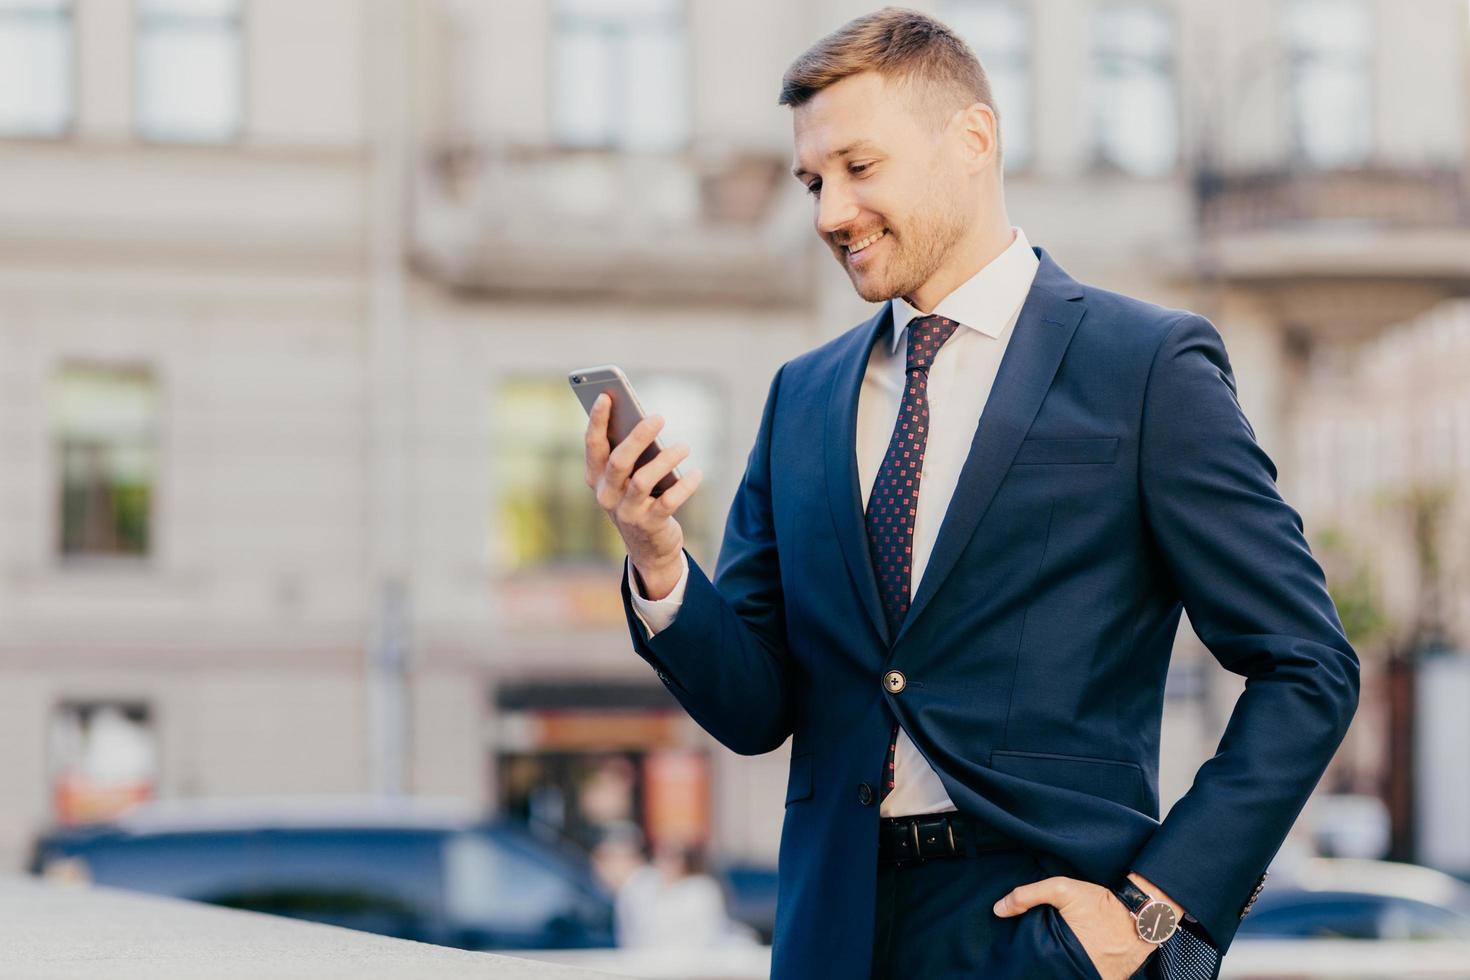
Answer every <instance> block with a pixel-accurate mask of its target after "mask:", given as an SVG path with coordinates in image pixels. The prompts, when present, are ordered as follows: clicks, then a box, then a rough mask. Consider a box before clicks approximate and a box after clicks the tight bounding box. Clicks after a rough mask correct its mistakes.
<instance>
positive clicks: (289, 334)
mask: <svg viewBox="0 0 1470 980" xmlns="http://www.w3.org/2000/svg"><path fill="white" fill-rule="evenodd" d="M915 6H918V7H920V8H921V9H926V10H929V11H930V12H932V13H934V14H936V15H937V16H939V17H940V18H941V19H944V20H946V21H947V22H949V23H951V24H952V25H953V26H955V27H956V28H957V29H959V30H960V31H961V32H962V33H963V34H965V36H966V37H967V38H968V39H970V40H971V43H972V44H974V46H975V47H976V49H977V51H978V52H979V53H980V55H981V57H982V60H984V61H985V63H986V65H987V68H988V69H989V71H990V72H991V76H992V80H993V82H994V85H995V89H996V94H997V99H998V101H999V104H1000V117H1001V124H1002V133H1003V141H1004V144H1005V147H1006V165H1007V177H1006V185H1007V198H1008V201H1009V206H1010V214H1011V217H1012V219H1013V221H1014V222H1015V223H1017V224H1019V225H1021V226H1022V227H1024V228H1025V229H1026V231H1027V234H1028V236H1029V237H1030V239H1031V240H1032V242H1033V243H1034V244H1038V245H1042V246H1044V247H1046V248H1047V249H1048V250H1049V251H1050V252H1051V253H1052V254H1053V255H1054V256H1055V257H1056V258H1057V259H1058V261H1059V262H1061V263H1062V264H1063V265H1064V266H1065V267H1066V268H1067V269H1068V270H1069V271H1071V272H1072V273H1073V274H1074V275H1076V276H1077V277H1078V278H1080V279H1082V280H1084V281H1089V282H1093V283H1096V284H1098V285H1102V286H1106V287H1108V288H1113V289H1118V290H1121V291H1124V292H1128V293H1132V294H1134V295H1138V296H1142V297H1145V298H1148V299H1151V300H1154V301H1157V302H1161V303H1166V304H1170V305H1177V306H1188V307H1191V308H1194V309H1198V310H1199V311H1200V312H1203V313H1205V314H1206V315H1208V316H1210V317H1211V318H1212V319H1213V320H1214V321H1215V322H1216V324H1217V325H1218V326H1219V327H1220V329H1221V331H1222V333H1223V334H1224V335H1225V338H1226V342H1227V345H1228V346H1229V349H1230V353H1231V358H1232V363H1233V365H1234V367H1235V372H1236V376H1237V379H1238V381H1239V387H1240V398H1241V402H1242V404H1243V406H1244V408H1245V410H1246V412H1247V414H1248V415H1249V416H1250V417H1251V419H1252V422H1253V423H1254V425H1255V428H1256V432H1257V435H1258V436H1259V438H1260V440H1261V442H1262V443H1263V445H1264V446H1265V447H1266V449H1267V451H1268V452H1269V453H1270V454H1271V455H1272V457H1273V458H1274V459H1276V460H1277V462H1278V463H1279V464H1282V479H1281V484H1282V488H1283V491H1284V492H1285V493H1286V495H1287V498H1288V500H1291V501H1293V502H1296V500H1295V497H1296V495H1297V493H1298V492H1300V494H1301V495H1302V496H1303V498H1304V499H1312V500H1315V499H1316V498H1315V497H1312V496H1311V494H1313V493H1315V490H1313V486H1314V484H1313V483H1312V481H1313V480H1317V479H1319V474H1318V473H1317V472H1316V471H1314V470H1312V469H1311V467H1310V465H1309V463H1308V462H1307V460H1306V457H1303V456H1301V455H1299V454H1298V453H1297V450H1296V448H1295V444H1294V442H1293V440H1294V439H1295V438H1296V434H1297V433H1298V430H1297V429H1295V428H1293V423H1292V421H1291V420H1293V419H1296V418H1298V417H1304V416H1302V415H1301V413H1302V412H1303V411H1305V409H1304V408H1303V406H1302V404H1301V401H1302V400H1303V399H1304V398H1306V397H1307V396H1306V395H1305V394H1304V393H1305V392H1306V391H1307V390H1308V387H1307V386H1305V385H1304V384H1303V378H1305V377H1306V376H1307V375H1308V374H1309V373H1310V372H1311V371H1312V370H1313V367H1312V366H1313V365H1314V364H1316V363H1318V362H1319V361H1320V359H1321V358H1322V357H1323V356H1330V355H1324V351H1328V350H1331V349H1332V348H1334V346H1335V345H1337V344H1339V343H1340V342H1345V341H1348V340H1352V341H1353V342H1359V341H1362V340H1363V339H1365V338H1371V337H1373V336H1375V335H1377V333H1378V332H1379V331H1381V330H1383V329H1384V328H1385V327H1386V326H1388V325H1391V324H1396V323H1402V322H1405V321H1408V320H1411V319H1413V318H1414V317H1416V316H1419V315H1421V314H1423V313H1424V312H1425V311H1426V310H1431V309H1435V308H1436V307H1438V306H1439V305H1440V304H1442V303H1444V302H1445V301H1446V300H1448V299H1450V298H1452V297H1455V296H1458V295H1463V294H1465V293H1466V292H1467V291H1470V207H1467V196H1470V195H1467V186H1466V183H1465V167H1464V163H1465V158H1466V138H1467V128H1470V127H1467V120H1470V108H1467V89H1470V86H1467V64H1470V61H1467V53H1466V49H1467V25H1466V11H1465V8H1464V4H1463V3H1462V2H1460V0H1424V2H1423V3H1420V4H1417V5H1416V7H1415V15H1414V16H1413V17H1407V16H1402V15H1401V14H1400V13H1399V12H1398V11H1399V8H1398V7H1397V6H1395V5H1393V4H1389V3H1387V2H1386V0H1238V2H1235V3H1231V4H1228V5H1227V4H1225V3H1223V2H1220V3H1192V2H1183V0H1179V2H1143V0H1140V2H1126V3H1125V2H1102V0H1047V2H1045V3H1040V2H1035V3H1026V2H1021V0H963V2H962V0H943V2H937V3H928V4H915ZM869 9H872V8H871V7H870V6H868V5H865V4H858V3H853V2H848V0H843V2H836V0H811V2H805V3H799V4H797V3H777V2H773V0H760V2H757V3H753V4H740V5H731V4H722V3H716V2H712V0H711V2H705V0H601V2H596V0H507V2H497V3H494V4H483V3H475V2H472V0H440V2H437V3H425V4H412V3H407V2H401V0H362V2H359V0H318V2H313V3H311V4H295V3H289V2H286V0H193V2H184V0H139V2H138V3H136V4H132V5H124V4H113V3H107V2H104V0H75V2H66V0H0V93H6V92H10V93H14V92H21V93H22V95H21V96H13V95H0V133H3V135H0V172H3V173H4V174H5V177H6V179H5V180H3V181H0V256H3V261H0V379H3V383H0V513H3V515H4V517H3V518H0V732H3V733H4V735H5V737H4V738H3V739H0V760H3V765H0V771H4V772H6V773H9V774H10V777H11V778H9V779H7V780H5V781H4V782H3V784H0V861H7V862H8V863H11V864H15V863H18V862H19V860H20V859H21V857H22V855H23V852H24V849H25V846H26V844H27V842H28V840H29V838H30V836H31V834H32V833H33V832H34V831H35V829H36V828H37V827H39V826H41V825H43V824H44V823H46V822H49V821H52V820H55V819H86V818H88V817H89V816H91V815H95V814H97V813H101V812H106V811H107V810H108V809H110V808H112V807H115V806H116V805H118V804H119V803H120V802H122V801H126V800H128V799H133V798H137V797H140V796H145V797H146V796H148V795H161V796H170V797H173V796H233V795H243V794H263V793H264V794H281V793H293V794H294V793H352V792H372V791H379V792H399V791H405V792H414V793H425V794H433V795H449V796H458V797H462V798H466V799H469V800H471V801H473V802H476V803H480V804H483V805H484V806H485V807H487V808H488V809H492V810H497V811H504V812H509V813H512V814H515V815H518V816H521V817H524V818H526V819H529V820H533V821H536V822H538V823H541V824H546V825H549V826H553V827H557V828H560V829H561V830H562V831H563V832H564V833H566V834H568V835H570V836H573V837H578V836H583V835H588V834H590V833H591V832H592V829H593V827H594V825H595V824H597V823H599V822H612V821H617V820H620V819H625V818H633V819H636V820H639V821H640V822H641V823H643V825H644V827H645V830H647V831H648V832H650V834H651V835H653V836H654V837H656V838H662V839H680V840H688V841H693V842H699V843H707V844H709V845H711V846H712V847H714V848H715V849H717V850H718V851H720V852H721V853H724V854H728V855H733V856H744V857H751V858H757V859H774V855H775V852H776V843H777V834H778V832H779V828H780V817H781V809H780V800H781V799H782V793H783V789H784V780H785V759H784V758H783V755H784V752H777V753H774V754H772V755H771V756H767V757H762V758H758V759H741V758H737V757H735V756H734V755H732V754H731V753H729V752H727V751H726V750H724V749H723V748H721V747H720V746H718V745H717V744H715V743H713V742H712V740H710V739H709V738H708V737H707V736H705V735H704V734H703V733H702V732H701V731H700V730H699V729H698V728H697V726H695V725H694V723H693V722H692V721H690V720H689V719H688V718H687V717H685V716H684V715H683V713H682V711H681V710H679V709H678V707H677V705H676V704H675V703H674V702H673V701H672V699H671V698H670V697H669V696H668V694H667V692H666V691H665V690H664V689H663V688H662V686H661V685H660V684H659V683H658V682H657V681H656V680H655V679H654V678H653V676H652V672H651V670H650V669H649V668H648V667H647V665H645V664H644V663H643V662H642V661H640V660H639V659H638V658H637V657H636V656H635V655H633V654H632V652H631V650H630V649H629V647H628V643H627V638H626V635H625V632H624V626H623V622H622V617H621V612H620V606H619V603H618V598H617V592H616V587H617V576H618V572H619V561H618V559H619V555H620V552H619V550H618V547H617V540H616V537H615V535H614V534H613V533H612V531H611V528H610V527H609V526H608V525H607V522H606V521H605V519H603V518H602V516H601V514H600V513H599V512H598V511H597V510H596V508H595V506H594V505H593V504H592V502H591V499H590V494H589V493H588V491H587V490H586V487H585V486H584V485H583V483H582V479H583V474H582V463H581V458H582V456H581V454H582V448H581V441H580V439H581V432H582V428H583V417H582V414H581V410H580V408H579V407H578V406H577V405H576V403H575V401H574V400H573V399H572V396H571V395H570V394H569V393H568V391H567V389H566V381H565V376H566V373H567V372H568V371H569V370H571V369H573V368H577V367H586V366H590V365H594V364H601V363H617V364H620V365H621V366H622V367H623V368H624V369H625V370H627V371H628V373H629V374H630V376H631V377H632V379H633V381H634V383H635V385H636V386H637V387H638V389H639V392H640V394H641V395H642V397H643V399H644V401H645V403H646V404H648V405H650V406H651V407H652V408H653V410H657V411H660V412H662V413H664V414H665V415H667V416H668V418H669V419H670V433H669V434H670V436H671V437H673V438H684V439H686V440H688V441H689V442H690V443H691V444H692V445H693V447H694V458H693V459H692V460H691V464H692V465H698V466H700V467H702V468H703V469H704V470H705V471H706V482H705V487H704V489H703V490H702V491H701V494H700V495H699V497H697V498H696V500H695V502H694V503H692V504H691V506H690V508H689V513H688V520H687V521H686V522H685V523H686V525H687V530H688V535H689V540H690V548H691V551H693V552H694V554H695V555H696V556H697V557H698V558H700V560H701V561H703V562H706V563H711V562H712V561H713V559H714V557H715V554H716V550H717V546H718V539H719V532H720V526H721V524H722V522H723V516H724V511H725V507H726V505H727V504H728V502H729V499H730V496H731V494H732V493H733V491H734V488H735V485H736V482H737V481H738V479H739V476H740V473H741V470H742V468H743V465H744V460H745V455H746V453H747V451H748V449H749V445H750V441H751V439H752V437H753V434H754V431H755V426H756V422H757V419H758V415H759V410H760V406H761V404H762V401H763V399H764V396H765V392H766V388H767V385H768V382H769V380H770V378H771V376H772V374H773V373H774V371H775V370H776V368H777V367H778V366H779V364H780V363H782V362H783V361H784V360H786V359H788V358H790V357H792V356H794V355H795V354H797V353H799V352H801V351H803V350H806V349H808V348H809V347H811V346H813V345H815V344H816V343H819V342H821V341H823V340H825V339H827V338H828V337H831V336H834V335H835V334H837V333H839V332H841V331H843V330H845V329H846V328H847V327H849V326H850V325H852V324H853V323H855V322H857V321H858V320H859V319H861V318H862V317H864V316H865V315H866V312H867V306H866V304H864V303H862V302H861V300H859V299H858V298H857V297H856V296H855V295H854V294H853V293H852V290H851V287H850V285H849V283H848V281H847V279H846V277H845V276H844V275H843V273H842V272H841V270H840V269H839V268H836V267H834V264H833V263H831V262H830V260H829V259H828V257H827V255H828V253H827V251H826V249H825V248H824V247H823V246H822V245H821V244H820V243H818V242H817V240H816V238H815V235H814V234H813V232H812V228H811V224H810V219H811V214H810V211H809V208H810V205H809V204H808V203H807V202H806V200H805V198H804V197H803V196H802V194H801V188H800V186H799V185H798V184H797V183H796V182H795V181H793V180H792V179H791V178H790V176H789V174H788V173H787V171H788V168H789V166H790V162H791V150H790V128H789V126H790V124H789V113H788V110H785V109H783V108H780V107H778V106H776V105H775V97H776V92H777V90H778V87H779V81H780V76H781V73H782V71H783V70H784V69H785V67H786V65H787V64H788V63H789V62H790V60H791V59H792V58H793V57H795V56H796V55H797V54H799V53H800V52H801V51H802V50H803V49H804V48H805V47H806V46H807V45H808V44H810V43H811V42H812V41H813V40H814V39H816V38H817V37H818V36H820V35H821V34H823V33H826V32H827V31H829V30H831V29H833V28H835V27H836V26H838V25H839V24H841V23H842V22H844V21H846V20H847V19H849V18H851V17H853V16H857V15H860V14H862V13H864V12H866V11H867V10H869ZM4 52H12V53H13V52H23V53H24V55H25V57H24V58H17V57H10V58H6V57H4V56H3V53H4ZM7 72H8V73H10V74H9V75H7V74H6V73H7ZM22 82H23V84H22ZM7 83H11V84H7ZM1307 529H1308V533H1309V535H1310V534H1311V533H1312V532H1313V531H1314V527H1313V526H1312V523H1311V522H1310V521H1309V523H1308V528H1307ZM1232 682H1236V683H1232ZM1238 690H1239V683H1238V679H1236V678H1233V677H1231V676H1230V675H1227V674H1225V673H1224V672H1223V671H1221V670H1220V669H1219V668H1218V667H1217V666H1216V665H1215V664H1214V663H1213V662H1212V661H1210V659H1209V657H1208V654H1207V653H1206V652H1204V651H1203V650H1202V649H1201V648H1200V646H1199V644H1198V642H1197V641H1196V640H1195V638H1194V637H1193V634H1192V632H1191V631H1189V629H1188V628H1187V627H1186V628H1182V629H1181V637H1180V643H1179V654H1178V656H1177V657H1176V666H1175V670H1174V671H1173V673H1172V675H1171V694H1172V695H1173V696H1172V697H1171V699H1170V701H1169V709H1168V712H1167V713H1166V718H1165V724H1166V735H1165V744H1166V745H1169V746H1170V750H1169V753H1168V756H1167V757H1166V758H1165V759H1164V760H1163V764H1164V769H1163V780H1164V786H1163V787H1162V790H1163V796H1164V799H1165V802H1166V805H1167V803H1168V802H1169V801H1171V800H1173V799H1175V798H1177V796H1178V795H1179V794H1181V793H1182V792H1183V791H1184V790H1185V789H1186V788H1187V787H1188V785H1189V780H1190V779H1191V778H1192V776H1193V773H1194V770H1195V769H1196V768H1197V766H1198V765H1199V764H1200V763H1201V762H1202V761H1203V760H1204V759H1206V758H1208V756H1209V755H1210V754H1211V753H1212V752H1213V749H1214V745H1215V742H1216V741H1217V740H1218V737H1219V734H1220V731H1221V729H1222V728H1223V725H1224V722H1225V713H1226V712H1227V711H1228V709H1229V705H1230V704H1231V703H1232V701H1233V698H1234V696H1235V694H1236V693H1237V692H1238Z"/></svg>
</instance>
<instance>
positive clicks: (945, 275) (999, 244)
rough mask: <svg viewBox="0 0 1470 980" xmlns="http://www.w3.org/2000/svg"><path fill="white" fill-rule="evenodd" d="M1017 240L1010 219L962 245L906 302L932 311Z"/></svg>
mask: <svg viewBox="0 0 1470 980" xmlns="http://www.w3.org/2000/svg"><path fill="white" fill-rule="evenodd" d="M1015 240H1016V232H1015V230H1014V229H1013V228H1012V227H1011V224H1010V222H1009V220H1007V221H1005V222H1004V225H1003V226H1002V227H1001V228H1000V229H999V230H996V231H994V232H991V233H990V234H988V235H985V236H984V237H983V238H979V239H977V240H975V241H974V242H972V243H970V244H968V245H966V246H962V251H961V252H960V254H959V255H954V256H952V259H951V261H949V262H946V263H945V264H944V265H943V266H942V267H941V268H940V269H939V270H938V271H937V272H935V273H934V275H932V276H930V277H929V281H928V282H926V283H924V285H922V286H920V287H919V288H918V289H916V290H914V291H913V292H912V293H910V294H909V295H907V296H905V297H904V301H905V302H906V303H908V304H909V305H910V306H912V307H913V308H914V309H916V310H918V311H919V312H920V313H924V314H926V315H927V314H929V313H933V312H934V308H935V307H936V306H938V305H939V304H940V302H941V301H943V299H944V297H946V296H948V295H949V294H950V293H952V292H954V291H955V290H956V289H958V288H959V286H960V284H961V283H964V282H968V281H969V280H970V279H971V278H973V277H974V275H975V274H976V273H977V272H979V271H980V270H981V269H983V268H985V267H986V266H987V265H989V264H990V263H992V262H994V261H995V260H996V258H997V257H998V256H999V255H1000V254H1001V253H1002V252H1004V251H1005V250H1006V249H1008V248H1010V246H1011V243H1012V242H1014V241H1015Z"/></svg>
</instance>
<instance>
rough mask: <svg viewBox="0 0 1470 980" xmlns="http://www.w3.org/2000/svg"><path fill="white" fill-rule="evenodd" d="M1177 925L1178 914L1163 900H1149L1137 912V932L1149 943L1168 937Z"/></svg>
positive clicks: (1158, 941)
mask: <svg viewBox="0 0 1470 980" xmlns="http://www.w3.org/2000/svg"><path fill="white" fill-rule="evenodd" d="M1178 925H1179V918H1178V916H1176V915H1175V914H1174V910H1173V909H1172V908H1170V907H1169V906H1168V905H1167V904H1166V903H1164V902H1149V903H1148V904H1147V905H1145V906H1144V907H1143V909H1142V910H1141V911H1140V912H1139V913H1138V934H1139V936H1141V937H1143V938H1144V939H1146V940H1148V941H1149V942H1151V943H1161V942H1163V941H1164V940H1166V939H1168V938H1169V937H1170V936H1172V935H1174V930H1175V929H1176V928H1177V927H1178Z"/></svg>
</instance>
